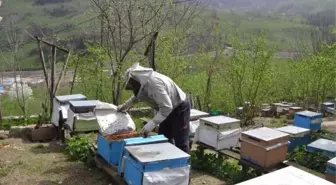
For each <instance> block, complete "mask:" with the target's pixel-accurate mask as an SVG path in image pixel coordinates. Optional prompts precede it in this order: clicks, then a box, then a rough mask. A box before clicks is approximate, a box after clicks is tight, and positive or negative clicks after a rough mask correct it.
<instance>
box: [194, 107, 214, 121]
mask: <svg viewBox="0 0 336 185" xmlns="http://www.w3.org/2000/svg"><path fill="white" fill-rule="evenodd" d="M208 116H209V113H207V112H202V111H199V110H196V109H191V110H190V121H195V120H198V119H200V118H204V117H208Z"/></svg>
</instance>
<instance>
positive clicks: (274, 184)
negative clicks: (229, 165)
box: [236, 166, 333, 185]
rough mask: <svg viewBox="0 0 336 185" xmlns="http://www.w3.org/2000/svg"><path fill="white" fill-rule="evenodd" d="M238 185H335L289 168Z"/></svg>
mask: <svg viewBox="0 0 336 185" xmlns="http://www.w3.org/2000/svg"><path fill="white" fill-rule="evenodd" d="M236 185H333V184H332V183H330V182H328V181H326V180H325V179H322V178H319V177H317V176H315V175H312V174H310V173H307V172H305V171H303V170H300V169H298V168H295V167H292V166H289V167H286V168H283V169H280V170H277V171H275V172H272V173H268V174H265V175H263V176H260V177H257V178H254V179H251V180H248V181H245V182H242V183H239V184H236Z"/></svg>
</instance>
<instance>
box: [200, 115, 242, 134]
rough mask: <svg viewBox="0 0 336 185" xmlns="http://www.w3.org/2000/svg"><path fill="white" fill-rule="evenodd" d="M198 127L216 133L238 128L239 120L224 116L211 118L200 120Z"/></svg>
mask: <svg viewBox="0 0 336 185" xmlns="http://www.w3.org/2000/svg"><path fill="white" fill-rule="evenodd" d="M200 125H201V126H205V127H208V128H212V129H215V130H218V131H225V130H233V129H238V128H240V120H238V119H235V118H230V117H226V116H213V117H207V118H201V119H200Z"/></svg>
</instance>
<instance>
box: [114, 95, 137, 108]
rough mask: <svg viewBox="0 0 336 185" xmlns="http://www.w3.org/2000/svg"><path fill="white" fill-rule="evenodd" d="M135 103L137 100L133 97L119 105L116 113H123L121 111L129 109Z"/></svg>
mask: <svg viewBox="0 0 336 185" xmlns="http://www.w3.org/2000/svg"><path fill="white" fill-rule="evenodd" d="M136 102H137V98H136V97H135V96H134V95H133V96H132V97H130V98H129V99H128V100H127V101H126V102H125V103H124V104H122V105H119V106H118V108H117V111H118V112H123V111H125V110H127V109H129V108H130V107H131V106H132V105H133V104H134V103H136Z"/></svg>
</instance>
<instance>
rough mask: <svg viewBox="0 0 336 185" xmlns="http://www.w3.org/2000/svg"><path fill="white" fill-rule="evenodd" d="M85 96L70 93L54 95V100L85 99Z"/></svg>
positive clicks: (63, 101)
mask: <svg viewBox="0 0 336 185" xmlns="http://www.w3.org/2000/svg"><path fill="white" fill-rule="evenodd" d="M85 99H86V96H84V95H82V94H72V95H64V96H56V100H57V101H59V102H62V103H65V102H68V101H70V100H85Z"/></svg>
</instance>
